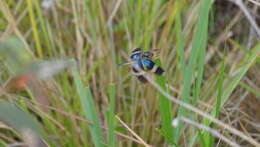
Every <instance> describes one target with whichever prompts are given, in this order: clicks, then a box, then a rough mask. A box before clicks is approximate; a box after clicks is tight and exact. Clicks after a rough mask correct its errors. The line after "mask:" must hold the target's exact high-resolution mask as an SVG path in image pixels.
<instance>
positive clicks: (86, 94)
mask: <svg viewBox="0 0 260 147" xmlns="http://www.w3.org/2000/svg"><path fill="white" fill-rule="evenodd" d="M73 77H74V81H75V84H76V87H77V92H78V94H79V97H80V101H81V106H82V108H83V111H84V114H85V117H86V118H87V119H88V120H90V121H91V124H90V125H89V130H90V134H91V136H92V140H93V143H94V145H95V146H96V147H102V146H104V143H105V142H104V138H103V133H102V129H101V123H100V120H99V116H98V112H97V109H96V107H95V104H94V101H93V96H92V94H91V91H90V88H85V87H84V86H83V84H82V82H81V79H80V76H79V74H78V73H77V72H76V71H74V72H73Z"/></svg>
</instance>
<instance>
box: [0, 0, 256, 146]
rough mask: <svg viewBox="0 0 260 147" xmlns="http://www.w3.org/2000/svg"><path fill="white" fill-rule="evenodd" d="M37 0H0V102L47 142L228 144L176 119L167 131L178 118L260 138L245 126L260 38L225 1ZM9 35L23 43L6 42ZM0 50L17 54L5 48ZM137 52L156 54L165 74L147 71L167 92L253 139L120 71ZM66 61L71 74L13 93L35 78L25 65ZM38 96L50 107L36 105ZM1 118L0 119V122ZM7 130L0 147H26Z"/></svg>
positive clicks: (4, 117) (253, 90)
mask: <svg viewBox="0 0 260 147" xmlns="http://www.w3.org/2000/svg"><path fill="white" fill-rule="evenodd" d="M43 2H47V1H35V0H26V1H22V0H21V1H16V2H14V1H12V0H5V1H2V0H1V1H0V53H1V54H0V69H1V70H0V83H1V87H0V97H1V98H3V99H5V102H6V101H8V102H6V103H8V104H10V103H14V102H15V103H17V104H19V105H20V106H21V107H22V108H24V109H23V111H26V113H32V115H33V116H34V118H33V119H35V120H36V121H37V124H39V125H38V126H37V127H38V128H39V129H40V130H43V132H44V135H45V134H46V135H45V136H44V137H43V139H44V140H45V141H46V143H47V144H49V145H50V146H96V147H99V146H111V147H115V146H143V145H144V146H217V145H219V146H222V145H223V146H224V144H225V142H224V141H223V140H221V138H217V137H216V136H211V135H210V132H207V131H205V130H201V129H200V128H196V125H194V126H190V125H189V124H187V123H185V122H184V121H179V123H178V126H177V128H173V126H172V120H173V119H175V118H176V117H177V118H187V119H190V120H192V121H194V122H196V123H198V124H201V125H203V126H205V128H214V129H215V130H217V131H219V132H218V133H221V134H223V135H224V136H225V137H226V138H228V139H230V141H231V142H232V141H233V142H236V144H247V145H250V144H254V145H258V144H257V141H256V140H257V139H259V138H257V137H255V141H252V140H253V139H252V136H250V135H252V132H250V130H252V128H253V130H256V128H255V127H254V126H253V125H252V123H249V122H257V118H256V117H252V116H251V115H250V111H251V108H254V107H253V106H252V107H250V108H248V109H243V108H242V106H244V103H245V101H244V100H245V99H246V98H251V99H253V100H255V99H257V97H259V92H258V91H259V86H257V85H258V84H259V82H260V81H259V78H258V74H257V73H258V72H259V70H260V69H259V66H258V65H257V64H258V61H259V57H258V56H259V54H260V49H259V48H260V47H259V40H257V38H256V37H254V36H253V35H252V33H250V32H247V29H248V30H249V29H250V27H251V26H250V24H248V23H247V20H244V19H243V17H242V16H243V15H242V14H241V13H238V12H239V9H237V8H236V7H234V6H233V5H231V4H230V3H228V2H222V1H221V2H220V1H217V2H213V1H212V0H195V1H182V0H176V1H172V0H143V1H133V0H129V1H123V0H113V1H104V0H96V1H93V0H82V1H75V0H67V1H65V0H63V1H55V0H53V1H52V2H53V3H51V5H50V7H48V8H47V7H43V6H42V4H43ZM224 4H225V5H224ZM250 6H251V5H250ZM212 8H213V9H212ZM222 9H224V10H225V12H226V13H225V14H223V13H222V12H223V10H222ZM252 13H254V12H253V10H252ZM241 27H242V28H243V29H241ZM9 36H16V37H17V38H18V39H19V40H21V43H19V44H15V43H10V42H8V41H7V40H8V38H9ZM248 42H249V43H248ZM6 44H9V45H7V46H9V47H11V48H14V49H13V50H9V51H7V47H6ZM248 44H252V46H249V48H247V49H245V48H246V47H245V46H247V45H248ZM136 47H142V48H144V50H149V49H155V48H158V49H159V54H158V58H159V59H155V61H156V63H157V64H158V65H160V66H161V67H163V68H164V70H165V73H164V75H163V76H154V75H153V74H151V73H149V74H148V75H149V77H150V76H151V77H154V78H152V80H154V81H155V83H156V84H157V85H159V87H160V88H162V90H164V91H165V92H166V93H167V95H170V96H173V97H176V98H178V99H179V100H181V101H182V102H185V103H188V104H191V105H192V106H194V107H196V108H198V109H200V110H201V111H203V112H205V113H206V114H210V115H211V116H212V117H214V118H216V119H219V120H221V121H223V122H225V123H226V124H227V125H229V126H233V127H236V126H240V127H237V129H241V128H243V129H242V130H240V133H241V134H246V136H247V137H248V138H249V139H248V138H247V137H243V139H242V138H239V137H235V136H233V135H232V134H230V133H229V131H227V130H222V129H221V127H222V126H218V125H216V124H215V123H214V122H211V121H210V120H208V119H207V118H204V117H202V116H200V115H199V114H197V113H195V112H190V111H188V109H187V107H183V105H177V104H175V103H172V101H170V100H169V99H168V97H166V95H165V94H164V93H162V92H161V91H160V90H159V91H158V89H157V90H156V87H153V86H152V85H153V84H151V83H147V84H143V83H141V82H139V81H138V80H137V78H136V77H135V76H134V75H132V73H131V66H130V67H127V66H125V67H118V66H117V64H118V63H120V62H123V61H127V60H129V54H130V52H131V50H132V49H134V48H136ZM21 53H22V54H21ZM23 56H24V57H28V58H26V59H25V60H26V61H22V60H23V59H24V58H23ZM64 57H72V58H75V60H76V62H77V69H76V68H75V69H74V71H73V72H70V71H64V72H60V73H59V75H57V76H55V77H52V78H51V79H44V80H41V79H37V81H38V80H39V82H36V83H34V84H35V85H33V86H32V85H30V84H31V83H26V84H27V85H26V86H27V87H26V88H25V89H22V90H20V91H17V90H13V89H14V88H15V87H16V86H15V84H12V82H17V81H16V80H15V79H16V77H19V76H24V75H27V74H28V75H30V74H31V71H30V72H28V67H30V65H31V64H33V63H37V61H39V60H50V59H60V58H64ZM15 59H19V60H15ZM14 64H15V65H14ZM10 69H11V70H10ZM18 69H19V72H18ZM32 75H33V74H32ZM33 78H34V79H35V77H33ZM16 85H17V83H16ZM31 93H33V94H31ZM10 95H11V97H10ZM41 96H44V97H47V99H48V102H49V104H48V105H46V104H43V103H41V102H39V101H37V98H38V97H41ZM258 100H259V99H258ZM252 105H254V106H255V105H257V103H255V104H254V103H253V104H252ZM231 108H232V109H231ZM228 110H230V111H228ZM232 110H240V111H241V112H242V111H243V113H240V111H232ZM227 111H228V112H227ZM254 111H255V114H257V112H258V111H259V110H255V109H254ZM245 114H246V115H245ZM24 115H27V114H24ZM237 115H239V116H241V117H239V118H237V117H236V116H237ZM242 116H243V117H242ZM7 118H8V115H5V114H2V113H1V116H0V120H1V121H3V122H6V120H7ZM17 118H19V119H21V120H24V119H22V118H21V117H17ZM236 119H237V120H236ZM229 120H230V121H229ZM233 120H234V121H233ZM235 120H236V121H235ZM12 121H13V120H12ZM33 121H34V120H33ZM232 121H233V122H235V123H236V125H234V124H233V123H232ZM6 125H8V124H6ZM197 126H200V125H197ZM248 126H250V127H248ZM11 127H12V126H11ZM13 129H15V131H11V132H10V129H9V128H8V127H4V128H3V130H4V131H1V132H0V140H1V141H0V146H1V145H4V146H7V145H12V144H14V143H17V142H23V138H22V137H20V136H19V135H17V134H19V133H20V132H19V130H18V129H16V128H15V127H14V128H13ZM206 130H207V129H206ZM16 131H17V132H16ZM250 133H251V134H250ZM240 136H241V135H240ZM242 136H243V135H242ZM17 138H21V139H18V140H17ZM244 139H245V140H244ZM250 139H252V140H250Z"/></svg>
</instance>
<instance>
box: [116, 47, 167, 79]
mask: <svg viewBox="0 0 260 147" xmlns="http://www.w3.org/2000/svg"><path fill="white" fill-rule="evenodd" d="M155 51H158V49H151V50H149V51H144V50H143V49H142V48H135V49H134V50H133V51H132V52H131V55H130V60H131V61H130V62H124V63H121V64H119V65H131V66H132V72H133V73H134V75H135V76H136V77H137V79H138V80H139V81H141V82H142V83H146V82H147V81H148V80H147V79H146V78H145V76H144V74H145V73H146V72H152V73H154V74H155V75H162V74H163V73H164V70H163V68H162V67H160V66H158V65H156V63H155V62H154V61H153V57H154V56H155V54H154V52H155Z"/></svg>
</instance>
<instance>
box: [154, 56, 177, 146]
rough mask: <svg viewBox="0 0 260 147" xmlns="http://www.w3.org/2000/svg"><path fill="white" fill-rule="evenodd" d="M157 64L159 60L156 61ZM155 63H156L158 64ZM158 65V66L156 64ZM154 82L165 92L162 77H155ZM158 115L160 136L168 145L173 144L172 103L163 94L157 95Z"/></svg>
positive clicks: (164, 82) (163, 78) (164, 81)
mask: <svg viewBox="0 0 260 147" xmlns="http://www.w3.org/2000/svg"><path fill="white" fill-rule="evenodd" d="M157 61H158V62H159V60H157ZM158 62H157V63H158ZM158 65H160V64H158ZM156 82H157V84H158V85H160V86H161V87H162V88H163V89H164V90H166V80H165V77H164V76H157V77H156ZM159 98H160V100H159V101H160V102H159V113H160V116H161V121H162V129H161V132H162V135H164V137H165V139H166V141H167V142H168V143H169V144H174V142H173V127H172V124H171V122H172V102H171V101H170V100H169V99H167V98H166V97H165V96H164V95H163V94H161V93H160V94H159Z"/></svg>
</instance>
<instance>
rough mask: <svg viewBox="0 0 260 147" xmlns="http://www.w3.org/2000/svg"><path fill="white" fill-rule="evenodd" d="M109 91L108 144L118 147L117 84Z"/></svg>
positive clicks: (111, 146) (111, 86)
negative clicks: (116, 130)
mask: <svg viewBox="0 0 260 147" xmlns="http://www.w3.org/2000/svg"><path fill="white" fill-rule="evenodd" d="M108 93H109V108H108V111H107V123H108V146H110V147H116V146H117V139H116V135H115V127H116V118H115V104H116V86H115V85H114V84H112V85H110V87H109V89H108Z"/></svg>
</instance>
